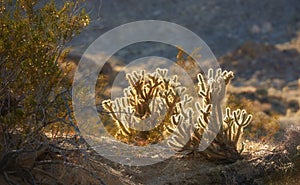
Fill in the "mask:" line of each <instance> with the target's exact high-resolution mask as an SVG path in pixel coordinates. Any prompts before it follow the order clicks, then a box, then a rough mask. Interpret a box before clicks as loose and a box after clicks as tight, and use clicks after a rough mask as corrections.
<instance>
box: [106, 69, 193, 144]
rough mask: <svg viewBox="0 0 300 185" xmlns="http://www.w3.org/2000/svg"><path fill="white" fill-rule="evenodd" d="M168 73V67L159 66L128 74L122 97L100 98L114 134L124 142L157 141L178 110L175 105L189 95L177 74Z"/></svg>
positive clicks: (182, 101)
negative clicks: (170, 74) (112, 123)
mask: <svg viewBox="0 0 300 185" xmlns="http://www.w3.org/2000/svg"><path fill="white" fill-rule="evenodd" d="M167 73H168V70H167V69H159V68H158V69H156V71H155V72H153V73H148V74H145V71H140V72H136V71H134V72H133V73H131V74H127V75H126V78H127V80H128V81H129V84H130V86H129V87H128V88H125V89H124V97H121V98H116V99H115V100H110V99H109V100H105V101H103V102H102V105H103V108H104V109H105V110H106V111H108V112H109V114H110V116H111V117H112V119H113V120H114V122H115V123H116V126H117V127H118V129H119V130H118V132H117V133H116V135H115V136H116V137H117V138H119V139H121V140H123V141H126V142H135V141H136V140H143V141H147V142H158V141H159V140H162V139H164V138H165V137H166V136H167V135H168V133H167V130H168V129H167V128H168V127H172V126H171V124H172V121H171V119H174V118H173V117H172V116H174V115H178V114H179V110H178V106H177V105H178V104H180V103H181V104H186V103H188V102H189V101H191V100H192V98H191V97H188V95H187V94H185V91H186V88H185V87H182V85H181V84H180V83H179V81H178V77H177V76H176V75H174V76H173V77H172V78H169V77H168V76H167ZM182 97H183V98H182Z"/></svg>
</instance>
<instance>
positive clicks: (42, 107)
mask: <svg viewBox="0 0 300 185" xmlns="http://www.w3.org/2000/svg"><path fill="white" fill-rule="evenodd" d="M80 4H81V3H80V1H66V2H65V3H64V4H63V5H62V6H61V7H57V5H56V4H55V2H54V1H50V2H47V3H42V2H40V1H37V0H16V1H12V0H9V1H1V3H0V16H1V18H0V26H1V32H0V76H1V78H0V133H1V134H0V135H1V136H0V137H1V139H0V141H1V143H0V152H1V155H0V164H1V168H0V171H5V170H7V168H8V167H12V166H13V165H12V164H10V163H9V162H11V161H14V159H13V156H18V155H19V154H20V153H24V152H26V151H45V149H44V150H40V149H41V148H43V147H41V146H42V145H43V144H44V143H45V142H46V140H47V138H46V137H45V136H44V132H45V129H47V128H48V129H49V128H50V127H52V128H56V129H57V130H60V132H64V131H62V130H61V129H65V130H67V129H68V128H71V127H73V126H74V125H72V124H73V123H72V121H71V120H72V118H71V117H72V113H71V108H70V107H71V105H70V102H69V87H70V83H68V81H67V80H64V77H65V76H66V71H63V70H62V69H61V66H60V62H63V60H64V57H65V56H66V54H67V53H68V50H67V48H66V43H67V42H68V41H70V39H71V38H72V37H74V36H75V35H76V34H79V33H80V31H81V30H82V29H83V28H84V27H85V26H87V24H88V23H89V18H88V16H87V15H86V14H85V12H84V9H83V8H82V7H81V5H80ZM43 142H44V143H43ZM36 157H37V156H36ZM18 160H19V161H20V160H22V158H19V159H18ZM32 161H33V162H34V159H32ZM32 161H31V163H32ZM13 163H14V165H15V168H19V169H22V168H24V166H22V164H21V163H18V164H17V163H16V162H15V161H14V162H13ZM25 166H26V165H25ZM27 166H28V165H27ZM31 167H32V166H31Z"/></svg>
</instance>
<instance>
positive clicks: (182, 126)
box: [103, 69, 252, 162]
mask: <svg viewBox="0 0 300 185" xmlns="http://www.w3.org/2000/svg"><path fill="white" fill-rule="evenodd" d="M167 73H168V70H167V69H157V70H156V71H155V72H154V73H149V74H145V72H144V71H140V72H139V73H138V72H136V71H134V72H133V73H131V74H127V76H126V78H127V80H128V81H129V84H130V86H129V87H128V88H126V89H124V97H121V98H117V99H115V100H114V101H112V100H106V101H104V102H103V107H104V109H105V110H107V111H108V112H109V114H110V116H111V117H112V118H113V120H114V122H115V123H116V124H117V126H118V129H119V131H118V132H117V137H118V138H119V139H122V140H124V139H126V140H125V141H127V142H135V143H136V144H139V143H137V142H136V141H138V140H142V141H150V142H158V141H160V140H162V139H164V138H166V137H167V136H169V135H170V134H171V133H172V134H173V136H172V138H171V139H170V140H169V142H168V144H169V145H170V146H172V147H174V148H175V149H176V150H178V151H190V152H193V153H196V152H197V153H198V152H199V153H200V154H201V155H203V156H204V157H206V158H207V159H211V160H221V161H229V162H232V161H236V160H237V159H239V158H240V157H241V152H242V150H243V145H242V147H241V148H239V143H240V138H241V135H242V133H243V128H244V127H246V126H247V125H248V124H249V123H250V122H251V119H252V116H251V115H248V114H247V113H246V111H245V110H239V109H238V110H235V111H231V110H230V108H226V110H225V114H224V112H223V111H222V104H223V99H224V97H225V93H226V86H227V85H228V84H229V82H230V80H231V79H232V78H233V73H232V72H227V71H223V72H222V71H221V69H218V70H217V71H216V72H215V74H214V71H213V70H212V69H210V70H209V71H208V77H207V80H205V78H204V76H203V75H202V74H198V87H199V92H198V94H199V96H200V98H201V99H202V102H197V101H196V99H193V98H192V97H190V96H189V95H187V93H186V92H185V87H182V85H181V84H180V83H179V82H178V78H177V76H176V75H175V76H173V77H172V78H169V77H168V76H167ZM191 102H193V103H194V104H191ZM193 105H194V106H195V107H193Z"/></svg>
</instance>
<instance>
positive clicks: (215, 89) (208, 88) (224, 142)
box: [169, 69, 252, 162]
mask: <svg viewBox="0 0 300 185" xmlns="http://www.w3.org/2000/svg"><path fill="white" fill-rule="evenodd" d="M213 72H214V71H213V70H212V69H210V70H209V71H208V78H207V80H206V81H205V80H204V79H205V78H204V76H203V75H202V74H198V82H199V83H198V88H199V92H198V95H199V96H200V97H201V99H202V102H194V105H195V108H196V112H197V113H194V116H190V115H189V114H190V113H189V112H187V111H185V110H186V109H182V112H181V115H188V119H190V120H192V119H193V120H194V121H193V122H192V123H191V122H189V123H190V124H194V125H193V126H194V127H195V130H194V132H193V134H192V136H191V139H190V142H189V147H188V148H187V145H186V144H185V145H180V143H181V140H183V139H184V138H186V137H187V136H186V135H185V134H182V135H181V136H175V137H173V138H172V140H171V141H170V142H169V143H170V144H171V145H172V146H176V147H177V148H178V149H179V148H184V149H185V150H186V149H188V150H190V151H192V152H199V153H200V154H201V155H202V156H204V157H205V158H206V159H211V160H218V161H228V162H230V161H235V160H237V159H240V158H241V153H242V151H243V148H244V145H243V143H242V146H241V147H239V146H238V144H239V143H240V142H239V141H240V138H241V136H242V133H243V128H244V127H246V126H247V125H248V124H249V123H250V122H251V119H252V115H249V114H247V113H246V111H245V110H240V109H237V110H234V111H231V109H230V108H229V107H227V108H226V110H225V114H224V113H223V111H222V104H223V99H224V97H225V94H226V86H227V85H228V84H229V82H230V80H231V79H232V78H233V77H234V75H233V73H232V72H227V71H223V72H222V71H221V69H218V70H217V71H216V74H215V75H214V74H213ZM190 117H194V118H190ZM211 138H213V140H212V141H209V140H210V139H211ZM206 140H208V141H206ZM207 142H210V143H207Z"/></svg>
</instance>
